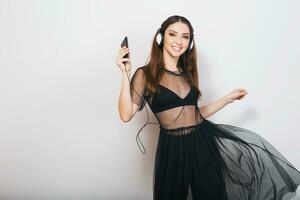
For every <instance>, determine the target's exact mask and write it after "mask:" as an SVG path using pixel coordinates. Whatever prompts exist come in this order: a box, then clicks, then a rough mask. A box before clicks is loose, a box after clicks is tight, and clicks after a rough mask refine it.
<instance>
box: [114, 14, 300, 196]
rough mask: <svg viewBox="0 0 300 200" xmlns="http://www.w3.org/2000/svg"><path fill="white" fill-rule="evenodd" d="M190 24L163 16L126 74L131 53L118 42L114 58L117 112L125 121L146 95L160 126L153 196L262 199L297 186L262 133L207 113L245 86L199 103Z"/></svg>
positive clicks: (297, 175) (297, 176)
mask: <svg viewBox="0 0 300 200" xmlns="http://www.w3.org/2000/svg"><path fill="white" fill-rule="evenodd" d="M193 32H194V31H193V27H192V25H191V23H190V22H189V21H188V20H187V19H186V18H184V17H182V16H177V15H175V16H171V17H169V18H168V19H166V20H165V21H164V22H163V23H162V25H161V27H160V28H159V29H158V31H157V33H156V34H155V37H154V39H153V44H152V50H151V56H150V60H149V62H148V63H147V64H146V65H145V66H142V67H139V68H138V69H137V70H136V71H135V72H134V74H133V76H132V79H131V80H130V79H129V76H130V69H131V63H130V58H123V57H124V56H125V55H126V54H129V49H128V48H121V49H120V50H119V53H118V56H117V59H116V64H117V65H118V67H119V68H120V69H121V71H122V74H123V81H122V88H121V93H120V97H119V102H118V106H119V114H120V118H121V119H122V120H123V121H124V122H128V121H130V120H131V119H132V117H133V116H134V115H135V113H136V112H137V111H140V110H142V109H143V108H144V107H145V103H148V105H149V107H150V108H151V110H152V112H153V113H154V115H155V116H156V118H157V120H158V124H159V126H160V133H159V140H158V145H157V149H156V157H155V165H154V166H155V167H154V177H153V199H155V200H168V199H172V200H174V199H178V200H183V199H195V200H198V199H204V200H224V199H228V200H241V199H247V200H248V199H251V200H253V199H256V200H257V199H258V200H265V199H282V198H283V195H284V194H286V193H288V192H295V191H296V188H297V186H298V185H299V183H300V172H299V171H298V170H297V169H295V168H294V167H293V165H292V164H290V163H289V162H288V161H287V159H286V158H284V157H283V156H282V155H281V154H280V153H279V152H278V151H277V150H276V149H275V148H274V147H273V146H272V145H271V144H269V143H268V142H267V141H266V140H265V139H263V138H262V137H261V136H259V135H258V134H256V133H254V132H252V131H250V130H246V129H243V128H240V127H235V126H231V125H226V124H215V123H213V122H212V121H209V120H207V119H206V118H208V117H209V116H211V115H213V114H214V113H216V112H217V111H218V110H220V109H222V108H223V107H224V106H226V105H227V104H229V103H232V102H234V101H235V100H237V99H242V98H243V97H244V96H245V95H246V94H247V91H246V90H244V89H235V90H233V91H232V92H230V93H229V94H228V95H226V96H224V97H222V98H220V99H219V100H217V101H215V102H213V103H211V104H209V105H206V106H202V107H200V108H199V107H198V100H199V99H200V97H201V91H200V90H199V87H198V71H197V63H196V47H195V42H194V33H193ZM159 36H160V37H161V40H160V41H158V39H159V38H158V37H159ZM123 62H125V64H124V63H123Z"/></svg>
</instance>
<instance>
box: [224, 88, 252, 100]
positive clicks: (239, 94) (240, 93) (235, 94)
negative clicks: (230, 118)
mask: <svg viewBox="0 0 300 200" xmlns="http://www.w3.org/2000/svg"><path fill="white" fill-rule="evenodd" d="M246 94H248V92H247V91H246V90H245V89H242V88H237V89H235V90H233V91H232V92H230V93H229V94H228V95H227V97H228V99H229V102H230V103H232V102H233V101H234V100H237V99H238V100H241V99H242V98H243V97H244V96H245V95H246Z"/></svg>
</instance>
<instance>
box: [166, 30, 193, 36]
mask: <svg viewBox="0 0 300 200" xmlns="http://www.w3.org/2000/svg"><path fill="white" fill-rule="evenodd" d="M170 31H174V30H170ZM174 32H175V33H177V32H176V31H174ZM182 34H188V35H189V33H182Z"/></svg>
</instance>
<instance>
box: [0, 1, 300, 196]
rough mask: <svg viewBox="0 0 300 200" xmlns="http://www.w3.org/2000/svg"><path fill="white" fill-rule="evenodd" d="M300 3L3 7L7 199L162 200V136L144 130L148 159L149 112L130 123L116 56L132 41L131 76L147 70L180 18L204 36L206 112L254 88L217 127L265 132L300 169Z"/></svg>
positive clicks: (0, 186) (0, 177)
mask: <svg viewBox="0 0 300 200" xmlns="http://www.w3.org/2000/svg"><path fill="white" fill-rule="evenodd" d="M299 6H300V1H297V0H286V1H283V0H281V1H280V0H265V1H259V0H245V1H238V0H227V1H220V0H197V1H191V0H185V1H178V0H172V1H170V0H167V1H158V0H152V1H139V0H127V1H117V0H107V1H103V0H102V1H101V0H100V1H96V0H93V1H92V0H88V1H84V0H81V1H79V0H76V1H75V0H73V1H71V0H52V1H50V0H49V1H47V0H44V1H42V0H40V1H38V0H27V1H21V0H1V1H0V27H1V30H0V95H1V96H0V199H4V200H10V199H13V200H15V199H22V200H24V199H28V200H35V199H36V200H83V199H84V200H96V199H97V200H98V199H105V200H109V199H122V200H123V199H130V200H133V199H137V200H144V199H145V200H150V199H152V176H153V164H154V158H155V149H156V145H157V139H158V131H159V129H158V126H156V125H148V126H146V128H144V129H143V131H142V133H141V140H142V142H143V144H144V145H145V147H146V150H147V153H146V154H142V153H141V152H140V150H139V148H138V146H137V144H136V138H135V137H136V134H137V131H138V130H139V129H140V128H141V127H142V126H143V124H144V123H145V121H146V119H147V113H146V110H145V109H144V110H143V111H142V112H138V113H137V114H136V116H135V117H134V118H133V119H132V120H131V121H130V122H129V123H124V122H122V121H121V119H120V117H119V113H118V106H117V105H118V104H117V102H118V97H119V94H120V88H121V81H122V75H121V71H120V69H119V68H118V67H117V65H116V64H115V58H116V56H117V53H118V50H119V48H120V43H121V41H122V39H123V37H124V36H125V35H127V36H128V39H129V47H130V50H131V52H130V53H131V58H132V73H131V75H132V74H133V72H134V71H135V70H136V68H137V67H139V66H142V65H144V64H145V63H146V60H147V58H148V56H149V53H150V48H151V42H152V39H153V36H154V34H155V32H156V30H157V29H158V28H159V27H160V25H161V23H162V22H163V21H164V20H165V19H166V18H167V17H169V16H171V15H175V14H177V15H182V16H185V17H186V18H188V19H189V20H190V22H191V23H192V25H193V27H194V29H195V41H196V43H195V45H196V47H197V53H198V58H197V60H198V64H199V66H198V71H199V78H200V89H201V90H202V93H203V98H202V100H201V104H202V105H205V104H208V103H211V102H213V101H215V100H217V99H218V98H221V97H222V96H224V95H226V94H228V93H229V92H231V91H232V90H234V89H236V88H239V87H241V88H244V89H246V90H247V91H248V95H247V96H246V97H245V98H244V99H242V100H240V101H238V100H237V101H235V102H234V103H232V104H229V105H227V106H226V107H224V108H223V109H222V110H220V111H218V112H217V113H215V114H214V115H213V116H211V117H210V118H208V119H209V120H211V121H213V122H215V123H225V124H231V125H235V126H240V127H243V128H247V129H250V130H252V131H255V132H257V133H258V134H260V135H261V136H263V137H264V138H265V139H267V140H268V141H269V142H270V143H271V144H273V145H274V146H275V147H276V148H277V149H278V150H279V151H280V152H281V153H282V154H283V155H284V156H285V157H286V158H287V159H288V160H289V161H290V162H291V163H292V164H293V165H294V166H295V167H296V168H298V169H300V157H299V152H300V147H299V146H300V145H299V140H300V127H299V119H300V101H299V98H300V91H299V85H300V84H299V83H300V80H299V74H300V60H299V53H300V37H299V35H300V26H299V20H300V13H299ZM147 110H148V112H149V116H150V121H155V118H154V116H153V113H151V111H150V109H149V107H147ZM298 191H299V190H298ZM298 193H299V192H298ZM297 197H298V198H300V196H299V195H298V196H297ZM297 197H295V198H294V199H297Z"/></svg>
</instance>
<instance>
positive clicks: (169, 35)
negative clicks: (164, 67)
mask: <svg viewBox="0 0 300 200" xmlns="http://www.w3.org/2000/svg"><path fill="white" fill-rule="evenodd" d="M189 42H190V29H189V27H188V25H186V24H185V23H182V22H176V23H174V24H171V25H170V26H169V27H168V28H167V29H166V31H165V34H164V50H165V51H167V52H168V53H169V54H170V55H171V56H173V57H179V56H181V55H182V54H183V53H184V52H185V51H186V50H187V48H188V45H189Z"/></svg>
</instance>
